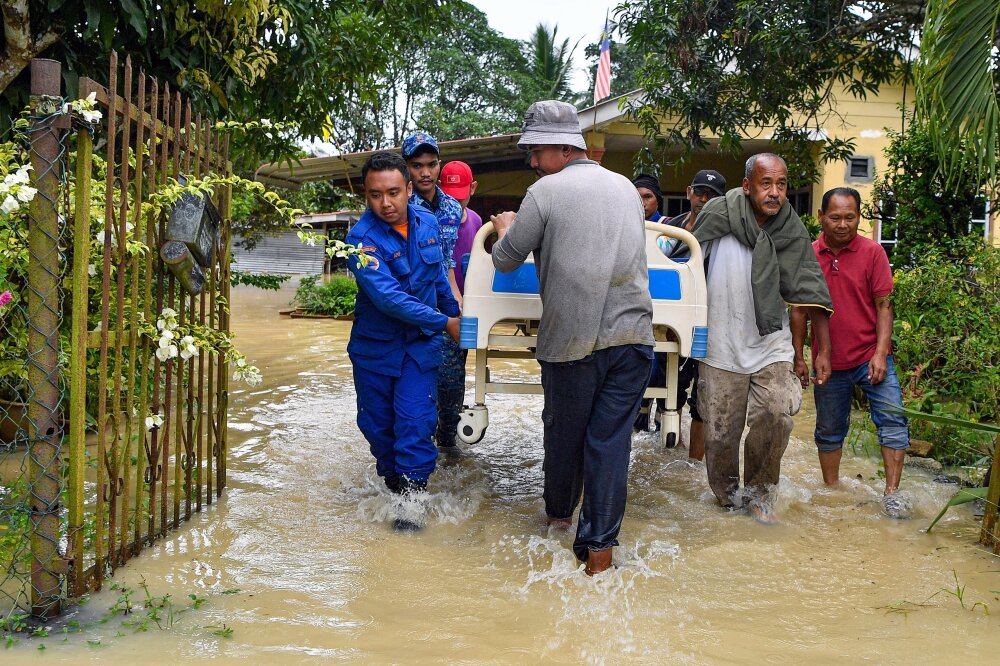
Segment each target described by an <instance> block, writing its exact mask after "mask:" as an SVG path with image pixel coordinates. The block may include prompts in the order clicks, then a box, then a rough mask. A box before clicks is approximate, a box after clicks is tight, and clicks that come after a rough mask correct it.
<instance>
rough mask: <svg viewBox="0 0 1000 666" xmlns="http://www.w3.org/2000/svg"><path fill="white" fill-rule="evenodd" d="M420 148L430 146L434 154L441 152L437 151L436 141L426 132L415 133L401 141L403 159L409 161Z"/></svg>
mask: <svg viewBox="0 0 1000 666" xmlns="http://www.w3.org/2000/svg"><path fill="white" fill-rule="evenodd" d="M422 146H430V147H431V148H433V149H434V152H435V153H438V154H440V153H441V151H440V150H438V142H437V139H435V138H434V137H432V136H431V135H430V134H428V133H427V132H417V133H415V134H411V135H410V136H408V137H406V140H405V141H403V150H402V153H403V158H404V159H409V158H410V157H412V156H413V154H414V153H416V152H417V151H418V150H420V148H421V147H422Z"/></svg>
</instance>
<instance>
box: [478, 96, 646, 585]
mask: <svg viewBox="0 0 1000 666" xmlns="http://www.w3.org/2000/svg"><path fill="white" fill-rule="evenodd" d="M517 145H518V146H519V147H520V148H523V149H525V150H527V151H528V152H529V153H530V155H531V167H532V168H533V169H534V170H535V172H536V173H538V175H539V177H540V180H539V181H538V182H537V183H535V184H534V185H532V186H531V187H530V188H528V192H527V195H526V196H525V198H524V201H523V202H522V203H521V208H520V210H518V212H517V213H516V214H515V213H512V212H507V213H501V214H500V215H495V216H493V218H492V222H493V224H494V226H495V227H496V231H497V234H498V235H499V237H500V240H499V241H498V242H497V243H496V245H494V247H493V265H494V266H495V267H496V269H497V270H499V271H501V272H510V271H513V270H514V269H516V268H517V267H518V266H520V265H521V264H522V263H523V262H524V260H525V259H526V258H527V256H528V254H529V253H532V252H533V253H534V257H535V269H536V270H537V272H538V282H539V288H540V294H541V298H542V306H543V307H542V320H541V323H540V324H539V327H538V346H537V349H536V352H535V356H536V357H537V359H538V362H539V364H540V365H541V367H542V389H543V391H544V393H545V407H544V410H543V412H542V421H543V424H544V447H545V460H544V463H543V471H544V473H545V489H544V499H545V512H546V514H547V516H548V519H549V524H550V525H553V526H556V527H562V528H568V527H569V526H570V523H571V520H572V516H573V510H574V509H575V508H576V505H577V504H578V503H579V501H580V497H581V494H582V495H583V506H582V508H581V509H580V517H579V521H578V523H577V529H576V539H575V541H574V542H573V552H574V553H575V554H576V556H577V558H578V559H580V560H581V561H584V562H586V563H587V566H586V572H587V574H588V575H593V574H595V573H599V572H601V571H604V570H605V569H607V568H608V567H610V566H611V555H612V549H613V547H614V546H617V545H618V540H617V537H618V531H619V530H620V529H621V523H622V518H623V517H624V515H625V496H626V492H627V484H628V463H629V453H630V451H631V448H632V422H633V420H635V416H636V414H637V413H638V411H639V401H640V399H641V398H642V393H643V390H644V389H645V386H646V381H647V380H648V378H649V372H650V367H651V361H652V358H653V327H652V317H653V306H652V302H651V301H650V297H649V278H648V273H647V268H646V250H645V231H644V214H643V207H642V202H641V200H640V199H639V195H638V193H637V192H636V190H635V188H634V187H633V186H632V183H631V182H630V181H629V180H628V179H627V178H625V177H624V176H620V175H618V174H615V173H612V172H611V171H608V170H607V169H605V168H603V167H602V166H601V165H600V164H598V163H597V162H594V161H591V160H589V159H587V154H586V148H587V144H586V143H585V142H584V140H583V135H582V134H581V132H580V123H579V120H578V119H577V112H576V109H575V108H574V107H573V106H572V105H570V104H567V103H565V102H559V101H555V100H546V101H543V102H536V103H535V104H532V105H531V106H530V107H529V108H528V111H527V112H526V113H525V116H524V129H523V134H522V135H521V138H520V140H519V141H518V144H517Z"/></svg>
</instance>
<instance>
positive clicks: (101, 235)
mask: <svg viewBox="0 0 1000 666" xmlns="http://www.w3.org/2000/svg"><path fill="white" fill-rule="evenodd" d="M114 241H115V239H114V236H112V237H111V242H112V243H114ZM97 242H98V243H100V244H101V245H104V244H105V243H107V242H108V232H107V230H104V231H98V232H97Z"/></svg>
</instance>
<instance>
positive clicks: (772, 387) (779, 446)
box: [698, 361, 802, 506]
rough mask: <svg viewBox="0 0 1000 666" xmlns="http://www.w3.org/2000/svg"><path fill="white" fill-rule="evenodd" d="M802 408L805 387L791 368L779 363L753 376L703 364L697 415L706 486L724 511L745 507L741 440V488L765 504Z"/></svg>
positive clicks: (700, 368)
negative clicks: (739, 493)
mask: <svg viewBox="0 0 1000 666" xmlns="http://www.w3.org/2000/svg"><path fill="white" fill-rule="evenodd" d="M801 406H802V385H801V384H800V383H799V379H798V377H796V376H795V373H794V372H793V371H792V364H791V363H788V362H786V361H779V362H777V363H771V364H770V365H766V366H764V367H763V368H761V369H760V370H758V371H757V372H755V373H752V374H742V373H737V372H729V371H726V370H721V369H719V368H715V367H712V366H710V365H708V364H707V363H702V364H701V366H700V367H699V368H698V411H699V412H700V413H701V417H702V419H704V421H705V469H706V471H707V472H708V484H709V485H710V486H711V487H712V492H714V493H715V496H716V497H717V498H718V500H719V504H721V505H722V506H735V505H737V504H742V502H743V500H745V499H746V498H745V497H737V496H736V491H737V490H738V488H739V482H740V437H741V436H742V435H743V427H744V426H749V428H750V430H749V432H747V437H746V441H745V443H744V457H743V486H744V488H745V489H746V492H747V494H748V495H749V496H750V497H749V498H750V499H756V498H761V497H763V496H765V495H766V494H767V492H768V491H769V490H770V489H769V486H771V487H773V486H775V485H777V483H778V481H779V480H780V477H781V457H782V456H783V455H784V453H785V449H786V448H787V447H788V438H789V436H790V435H791V434H792V425H793V422H792V417H793V416H794V415H795V414H797V413H798V411H799V408H800V407H801Z"/></svg>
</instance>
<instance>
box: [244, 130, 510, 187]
mask: <svg viewBox="0 0 1000 666" xmlns="http://www.w3.org/2000/svg"><path fill="white" fill-rule="evenodd" d="M520 136H521V135H520V134H503V135H501V136H488V137H481V138H474V139H459V140H456V141H441V142H440V143H439V146H440V149H441V154H442V155H443V156H444V158H445V159H446V160H447V161H449V162H450V161H452V160H461V161H463V162H467V163H469V164H470V165H473V166H474V167H475V168H476V172H477V173H484V172H490V171H505V170H510V169H513V168H522V167H524V164H525V161H524V160H525V156H524V151H522V150H520V149H519V148H518V147H517V139H518V137H520ZM382 150H389V151H392V152H399V147H398V146H396V147H394V148H384V149H382ZM376 152H378V151H376V150H366V151H363V152H360V153H348V154H346V155H331V156H329V157H307V158H305V159H302V160H298V161H291V162H290V161H284V162H273V163H270V164H263V165H261V167H260V168H259V169H257V180H259V181H262V182H264V183H267V184H269V185H272V186H278V187H290V188H293V189H298V188H299V187H301V186H302V184H303V183H308V182H316V181H323V182H329V183H331V184H333V185H337V186H339V187H349V184H350V186H353V187H356V188H359V189H360V187H361V165H363V164H364V163H365V160H367V159H368V158H369V157H371V155H372V154H373V153H376Z"/></svg>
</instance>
